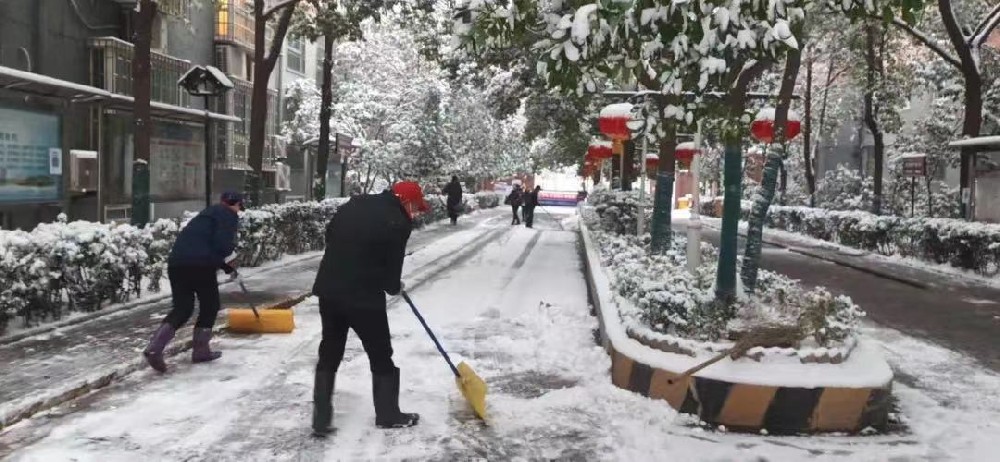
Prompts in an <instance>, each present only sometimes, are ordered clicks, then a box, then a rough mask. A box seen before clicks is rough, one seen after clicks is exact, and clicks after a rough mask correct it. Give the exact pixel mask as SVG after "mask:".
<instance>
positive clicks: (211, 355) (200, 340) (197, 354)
mask: <svg viewBox="0 0 1000 462" xmlns="http://www.w3.org/2000/svg"><path fill="white" fill-rule="evenodd" d="M210 340H212V328H210V327H196V328H195V329H194V341H193V342H192V346H191V362H193V363H207V362H209V361H215V360H216V359H219V357H221V356H222V353H220V352H218V351H212V350H211V349H209V348H208V342H209V341H210Z"/></svg>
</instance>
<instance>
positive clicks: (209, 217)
mask: <svg viewBox="0 0 1000 462" xmlns="http://www.w3.org/2000/svg"><path fill="white" fill-rule="evenodd" d="M239 226H240V217H239V215H237V214H236V212H234V211H232V210H231V209H229V208H228V207H226V206H224V205H222V204H216V205H213V206H211V207H208V208H206V209H205V210H202V211H201V213H199V214H198V216H196V217H194V218H193V219H191V221H190V222H188V224H187V226H185V227H184V229H182V230H181V232H180V234H178V235H177V241H175V242H174V247H173V249H171V250H170V259H169V260H168V262H167V264H168V265H169V266H210V267H213V268H219V267H221V266H222V265H223V263H225V260H226V257H228V256H229V255H230V254H232V253H233V251H234V250H236V231H237V230H238V229H239Z"/></svg>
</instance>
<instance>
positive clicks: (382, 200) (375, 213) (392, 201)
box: [312, 182, 429, 436]
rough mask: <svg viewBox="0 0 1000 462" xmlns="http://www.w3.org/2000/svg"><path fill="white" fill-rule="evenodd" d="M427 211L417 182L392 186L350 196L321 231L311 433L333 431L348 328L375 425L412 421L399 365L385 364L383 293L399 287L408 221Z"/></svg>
mask: <svg viewBox="0 0 1000 462" xmlns="http://www.w3.org/2000/svg"><path fill="white" fill-rule="evenodd" d="M428 209H429V207H427V203H426V202H425V201H424V196H423V192H422V191H421V190H420V186H419V185H417V184H416V183H412V182H403V183H397V184H396V185H394V186H393V187H392V191H385V192H383V193H382V194H363V195H359V196H354V197H352V198H351V200H350V201H348V202H347V203H346V204H344V205H343V206H341V207H340V208H338V209H337V212H336V213H335V214H334V216H333V219H331V220H330V223H329V224H328V225H327V227H326V252H325V253H324V255H323V260H322V261H321V262H320V266H319V272H317V274H316V282H315V283H314V284H313V289H312V292H313V295H316V296H317V297H319V313H320V318H321V320H322V324H323V339H322V341H321V342H320V344H319V361H318V362H317V363H316V376H315V382H314V386H313V421H312V428H313V434H314V435H316V436H325V435H328V434H329V433H331V432H332V431H333V427H332V423H333V388H334V382H335V381H336V377H337V369H338V368H339V367H340V363H341V361H342V360H343V359H344V349H345V347H346V343H347V331H348V330H349V329H350V330H354V333H355V334H357V336H358V338H360V339H361V344H362V345H363V346H364V349H365V353H367V354H368V365H369V368H370V369H371V373H372V397H373V401H374V404H375V425H376V426H377V427H379V428H400V427H411V426H413V425H416V424H417V421H418V420H419V419H420V416H419V415H417V414H410V413H405V412H401V411H400V410H399V368H397V367H396V364H395V363H393V361H392V338H391V336H390V334H389V319H388V315H387V313H386V300H385V294H389V295H396V294H399V293H400V291H402V290H403V288H404V287H403V282H402V281H400V277H401V274H402V271H403V258H404V257H405V254H406V242H407V241H408V240H409V238H410V231H411V229H412V228H413V218H414V216H415V215H416V214H417V213H418V212H426V211H427V210H428Z"/></svg>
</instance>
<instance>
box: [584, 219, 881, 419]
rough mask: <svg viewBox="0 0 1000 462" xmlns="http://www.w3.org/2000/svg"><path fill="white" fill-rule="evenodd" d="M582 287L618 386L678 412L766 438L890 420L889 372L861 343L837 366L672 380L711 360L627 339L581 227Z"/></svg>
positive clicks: (726, 365)
mask: <svg viewBox="0 0 1000 462" xmlns="http://www.w3.org/2000/svg"><path fill="white" fill-rule="evenodd" d="M580 233H581V240H582V241H583V244H584V245H583V252H584V261H585V263H586V274H587V284H588V288H589V290H590V292H591V299H592V301H593V304H594V309H595V314H596V316H597V318H598V320H599V324H600V342H601V345H602V346H603V347H604V349H605V350H606V351H607V352H608V354H609V355H610V356H611V359H612V371H611V380H612V382H613V383H614V385H615V386H617V387H619V388H623V389H626V390H630V391H634V392H636V393H640V394H642V395H643V396H647V397H649V398H654V399H662V400H665V401H666V402H667V403H669V404H670V406H671V407H673V408H674V409H676V410H677V411H678V412H683V413H689V414H695V415H698V416H699V418H700V419H701V420H703V421H704V422H706V423H709V424H712V425H719V426H725V427H726V428H727V429H728V430H733V431H748V432H761V431H763V430H766V431H767V433H770V434H801V433H817V432H846V433H857V432H860V431H862V430H864V429H866V428H868V427H871V428H874V429H876V430H883V429H884V428H885V427H886V425H887V421H888V414H889V408H890V400H889V398H890V395H891V388H892V379H893V375H892V370H891V368H890V367H889V365H888V363H886V361H885V359H884V358H883V357H882V354H881V352H880V351H879V350H878V348H877V347H876V346H874V345H872V344H868V343H866V342H864V341H861V342H859V343H858V345H857V346H856V347H855V348H854V350H853V351H852V354H851V355H850V356H849V357H845V358H843V359H842V360H841V361H840V362H839V363H832V362H830V361H827V362H822V361H815V362H809V363H803V362H800V361H797V360H796V361H788V362H777V363H762V362H757V361H755V360H754V359H753V358H741V359H738V360H735V361H733V360H730V359H728V358H727V359H725V360H723V361H721V362H719V363H717V364H715V365H712V366H709V367H708V368H706V369H704V370H702V371H701V372H699V373H697V374H695V375H694V376H693V377H691V378H689V379H687V380H684V381H678V382H677V383H674V384H671V383H669V380H670V379H671V378H673V377H675V376H677V375H679V374H680V373H681V372H683V371H685V370H687V369H688V368H690V367H692V366H694V365H697V364H699V363H701V362H703V361H704V360H706V359H708V357H707V356H695V355H694V354H692V352H690V351H663V350H662V349H659V348H654V346H655V345H650V344H649V343H648V342H640V341H638V340H637V339H635V338H633V336H632V335H629V333H628V331H627V329H626V328H625V327H624V326H623V324H622V321H621V318H620V315H619V308H618V307H619V304H621V303H629V302H628V301H627V300H624V299H622V298H620V297H618V296H616V295H615V294H614V293H613V292H612V290H611V287H610V282H609V279H608V275H607V274H606V273H605V270H604V268H603V267H602V266H601V264H600V261H601V260H600V256H599V254H598V252H597V248H596V246H595V243H594V241H593V239H592V236H591V233H590V231H589V230H588V229H587V226H586V224H584V223H583V222H582V221H581V226H580Z"/></svg>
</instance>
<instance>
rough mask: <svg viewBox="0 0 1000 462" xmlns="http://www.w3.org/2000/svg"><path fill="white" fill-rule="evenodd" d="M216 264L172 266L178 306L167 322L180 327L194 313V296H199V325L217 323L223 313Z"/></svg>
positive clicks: (170, 269)
mask: <svg viewBox="0 0 1000 462" xmlns="http://www.w3.org/2000/svg"><path fill="white" fill-rule="evenodd" d="M216 271H217V270H216V268H213V267H211V266H171V267H169V268H167V276H168V277H169V278H170V290H171V292H172V293H171V296H172V297H173V301H174V308H173V309H172V310H170V314H168V315H167V318H166V319H164V320H163V322H166V323H169V324H170V325H171V326H173V327H174V329H180V328H181V326H183V325H184V324H185V323H187V322H188V319H191V314H193V313H194V298H195V297H196V296H197V297H198V320H197V321H195V324H194V325H195V327H213V326H215V318H216V317H217V316H218V314H219V305H220V303H221V302H220V301H219V283H218V281H217V280H216Z"/></svg>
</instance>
